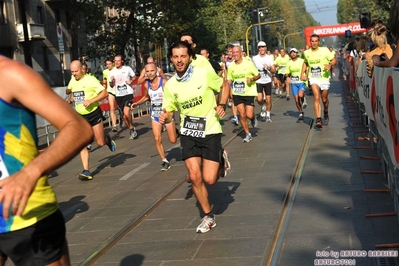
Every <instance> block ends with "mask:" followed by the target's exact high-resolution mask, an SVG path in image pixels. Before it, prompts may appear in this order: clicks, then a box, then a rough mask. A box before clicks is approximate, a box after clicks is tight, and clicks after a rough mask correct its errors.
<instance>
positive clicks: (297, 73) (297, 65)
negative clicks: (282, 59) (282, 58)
mask: <svg viewBox="0 0 399 266" xmlns="http://www.w3.org/2000/svg"><path fill="white" fill-rule="evenodd" d="M303 61H304V60H303V59H302V58H299V57H297V59H296V60H295V61H293V60H290V61H288V63H287V65H286V68H285V74H291V77H290V79H291V83H303V82H304V81H302V80H301V73H302V66H303Z"/></svg>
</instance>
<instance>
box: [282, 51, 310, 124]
mask: <svg viewBox="0 0 399 266" xmlns="http://www.w3.org/2000/svg"><path fill="white" fill-rule="evenodd" d="M298 52H299V51H298V50H297V49H296V48H291V49H290V53H289V55H290V58H291V60H290V61H288V63H287V66H286V68H285V76H286V78H287V82H289V83H290V84H291V91H292V95H293V96H294V99H295V105H296V108H297V109H298V111H299V117H298V120H303V118H304V113H303V109H305V108H306V106H307V103H306V99H305V82H304V81H303V80H301V74H302V67H303V59H302V58H300V57H298Z"/></svg>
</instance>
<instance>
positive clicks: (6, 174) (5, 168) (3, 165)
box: [0, 155, 10, 190]
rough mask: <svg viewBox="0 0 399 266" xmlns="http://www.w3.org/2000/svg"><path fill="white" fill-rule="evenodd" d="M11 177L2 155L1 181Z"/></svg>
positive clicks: (0, 165) (0, 164)
mask: <svg viewBox="0 0 399 266" xmlns="http://www.w3.org/2000/svg"><path fill="white" fill-rule="evenodd" d="M9 175H10V174H9V173H8V170H7V167H6V164H5V163H4V161H3V158H2V157H1V155H0V179H4V178H6V177H9ZM0 190H1V188H0Z"/></svg>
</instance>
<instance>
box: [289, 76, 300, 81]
mask: <svg viewBox="0 0 399 266" xmlns="http://www.w3.org/2000/svg"><path fill="white" fill-rule="evenodd" d="M291 82H292V83H298V82H299V76H291Z"/></svg>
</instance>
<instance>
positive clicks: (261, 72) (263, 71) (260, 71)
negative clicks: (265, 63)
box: [259, 69, 267, 78]
mask: <svg viewBox="0 0 399 266" xmlns="http://www.w3.org/2000/svg"><path fill="white" fill-rule="evenodd" d="M259 73H260V78H266V77H267V72H266V70H263V69H262V70H259Z"/></svg>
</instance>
